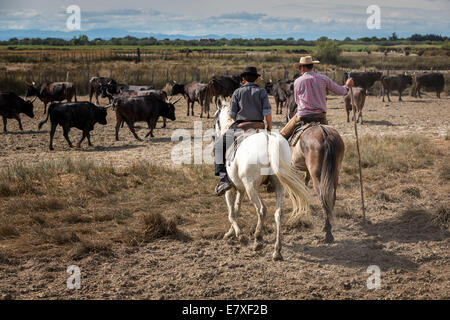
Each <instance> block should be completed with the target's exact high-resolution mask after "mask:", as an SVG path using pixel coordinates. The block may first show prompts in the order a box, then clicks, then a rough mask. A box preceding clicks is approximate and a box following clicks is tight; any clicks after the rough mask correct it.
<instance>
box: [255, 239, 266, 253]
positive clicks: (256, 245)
mask: <svg viewBox="0 0 450 320" xmlns="http://www.w3.org/2000/svg"><path fill="white" fill-rule="evenodd" d="M263 246H264V245H263V243H262V242H259V241H258V242H255V246H254V249H255V251H259V250H261V249H262V248H263Z"/></svg>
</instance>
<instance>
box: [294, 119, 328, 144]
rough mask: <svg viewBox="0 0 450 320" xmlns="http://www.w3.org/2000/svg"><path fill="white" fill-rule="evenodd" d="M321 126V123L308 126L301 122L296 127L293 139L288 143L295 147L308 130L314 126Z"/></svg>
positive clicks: (308, 124) (312, 123)
mask: <svg viewBox="0 0 450 320" xmlns="http://www.w3.org/2000/svg"><path fill="white" fill-rule="evenodd" d="M318 125H320V122H308V123H306V124H304V123H302V122H299V123H298V125H297V126H296V127H295V129H294V132H293V133H292V135H291V137H290V138H289V140H288V142H289V145H290V146H291V147H293V146H295V145H296V144H297V142H298V140H300V137H301V136H302V134H303V133H304V132H305V131H306V129H308V128H311V127H313V126H318Z"/></svg>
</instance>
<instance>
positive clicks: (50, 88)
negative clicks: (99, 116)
mask: <svg viewBox="0 0 450 320" xmlns="http://www.w3.org/2000/svg"><path fill="white" fill-rule="evenodd" d="M27 85H28V89H27V92H26V94H25V98H27V97H31V96H36V98H39V100H41V101H42V102H43V103H44V114H45V113H46V112H47V104H48V103H49V102H53V101H58V102H61V101H63V100H67V102H72V98H75V102H77V93H76V89H75V85H74V84H73V83H72V82H43V83H41V84H36V83H35V82H33V83H27ZM34 100H35V99H33V101H34Z"/></svg>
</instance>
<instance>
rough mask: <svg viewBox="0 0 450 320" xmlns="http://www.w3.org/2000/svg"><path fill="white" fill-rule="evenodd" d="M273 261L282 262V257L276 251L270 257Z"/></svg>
mask: <svg viewBox="0 0 450 320" xmlns="http://www.w3.org/2000/svg"><path fill="white" fill-rule="evenodd" d="M272 259H273V261H283V256H282V255H281V253H279V252H278V251H275V252H274V253H273V255H272Z"/></svg>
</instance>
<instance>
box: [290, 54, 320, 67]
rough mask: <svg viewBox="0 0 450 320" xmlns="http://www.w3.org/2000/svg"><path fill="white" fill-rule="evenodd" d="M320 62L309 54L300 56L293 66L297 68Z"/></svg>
mask: <svg viewBox="0 0 450 320" xmlns="http://www.w3.org/2000/svg"><path fill="white" fill-rule="evenodd" d="M317 63H320V61H318V60H313V59H312V57H311V56H306V57H301V58H300V62H298V63H296V64H295V68H296V69H298V68H300V67H301V66H304V65H308V64H317Z"/></svg>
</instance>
